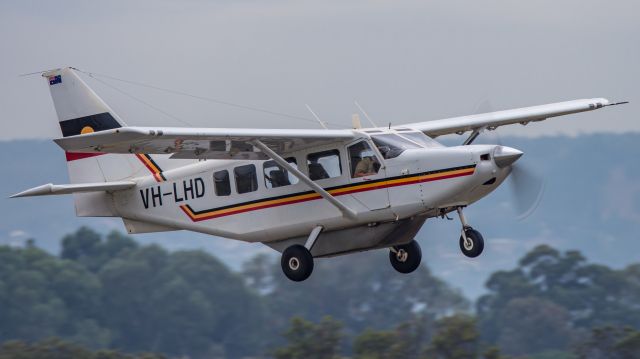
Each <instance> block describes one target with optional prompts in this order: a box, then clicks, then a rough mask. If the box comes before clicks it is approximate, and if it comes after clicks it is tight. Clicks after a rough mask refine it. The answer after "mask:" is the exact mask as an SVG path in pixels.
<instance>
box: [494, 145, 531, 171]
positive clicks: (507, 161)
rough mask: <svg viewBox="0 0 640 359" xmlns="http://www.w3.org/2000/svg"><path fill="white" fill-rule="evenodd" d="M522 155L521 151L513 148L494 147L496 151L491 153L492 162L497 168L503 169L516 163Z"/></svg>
mask: <svg viewBox="0 0 640 359" xmlns="http://www.w3.org/2000/svg"><path fill="white" fill-rule="evenodd" d="M523 154H524V153H523V152H522V151H520V150H516V149H515V148H511V147H506V146H496V149H495V150H494V151H493V160H494V161H495V163H496V165H497V166H498V167H500V168H504V167H507V166H509V165H511V164H512V163H514V162H515V161H517V160H518V158H520V157H522V155H523Z"/></svg>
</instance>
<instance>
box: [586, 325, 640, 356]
mask: <svg viewBox="0 0 640 359" xmlns="http://www.w3.org/2000/svg"><path fill="white" fill-rule="evenodd" d="M575 354H576V356H577V358H578V359H640V331H638V330H636V329H633V328H630V327H624V328H620V327H611V326H606V327H600V328H595V329H593V330H592V331H591V334H590V336H589V337H588V338H587V339H586V340H585V341H584V342H583V343H581V344H580V345H578V347H577V348H576V353H575Z"/></svg>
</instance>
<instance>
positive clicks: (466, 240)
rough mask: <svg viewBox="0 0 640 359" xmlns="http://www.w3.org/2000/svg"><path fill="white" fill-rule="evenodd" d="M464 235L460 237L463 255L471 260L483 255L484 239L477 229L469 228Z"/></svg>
mask: <svg viewBox="0 0 640 359" xmlns="http://www.w3.org/2000/svg"><path fill="white" fill-rule="evenodd" d="M463 233H464V235H461V236H460V250H461V251H462V254H464V255H465V256H467V257H469V258H475V257H477V256H479V255H480V254H482V251H483V250H484V238H482V234H480V232H478V231H476V230H475V229H473V228H471V227H468V228H465V229H464V232H463Z"/></svg>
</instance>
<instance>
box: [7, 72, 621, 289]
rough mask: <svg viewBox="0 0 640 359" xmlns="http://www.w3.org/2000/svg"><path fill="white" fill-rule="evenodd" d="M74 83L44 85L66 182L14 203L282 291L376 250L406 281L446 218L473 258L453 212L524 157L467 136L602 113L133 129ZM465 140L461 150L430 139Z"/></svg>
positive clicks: (586, 106)
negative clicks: (209, 244) (269, 269)
mask: <svg viewBox="0 0 640 359" xmlns="http://www.w3.org/2000/svg"><path fill="white" fill-rule="evenodd" d="M81 73H82V72H81V71H80V70H77V69H74V68H62V69H56V70H51V71H47V72H45V73H43V76H44V77H45V79H47V82H48V85H49V89H50V91H51V96H52V98H53V103H54V106H55V110H56V113H57V115H58V119H59V123H60V128H61V131H62V137H61V138H58V139H55V140H54V141H55V142H56V143H57V144H58V145H59V146H60V147H61V148H62V149H63V150H64V152H65V154H66V160H67V167H68V170H69V178H70V182H71V183H70V184H64V185H54V184H46V185H43V186H39V187H36V188H32V189H29V190H26V191H24V192H21V193H18V194H16V195H14V196H13V197H23V196H39V195H52V194H73V196H74V202H75V208H76V215H78V216H81V217H105V216H106V217H120V218H122V220H123V222H124V225H125V227H126V229H127V231H128V232H129V233H132V234H135V233H149V232H161V231H175V230H189V231H194V232H200V233H206V234H210V235H213V236H218V237H224V238H229V239H234V240H241V241H247V242H260V243H263V244H265V245H267V246H269V247H271V248H273V249H275V250H277V251H279V252H281V253H282V257H281V264H282V270H283V272H284V274H285V275H286V276H287V277H288V278H289V279H291V280H294V281H302V280H305V279H306V278H308V277H309V275H311V273H312V271H313V263H314V258H317V257H330V256H335V255H342V254H348V253H352V252H357V251H364V250H370V249H385V250H388V251H389V259H390V262H391V265H392V266H393V267H394V268H395V269H396V270H397V271H398V272H401V273H410V272H412V271H414V270H415V269H416V268H417V267H418V266H419V264H420V261H421V257H422V255H421V250H420V246H419V245H418V243H417V242H416V241H415V240H414V237H415V235H416V233H417V232H418V231H419V230H420V228H421V227H422V226H423V225H424V224H425V221H426V220H427V219H429V218H438V217H447V216H448V214H449V213H451V212H454V213H456V214H457V215H458V217H459V218H460V222H461V231H460V236H459V238H458V240H459V244H460V249H461V251H462V253H463V254H464V255H466V256H468V257H477V256H478V255H480V254H481V253H482V251H483V249H484V240H483V238H482V235H481V234H480V232H478V231H477V230H475V229H474V228H472V227H471V226H470V225H469V224H468V223H467V220H466V218H465V216H464V213H463V209H464V208H465V207H466V206H469V205H471V204H473V203H475V202H476V201H478V200H479V199H481V198H483V197H484V196H486V195H488V194H489V193H491V192H492V191H493V190H495V189H496V188H497V187H498V186H499V185H500V184H502V183H503V181H504V180H505V179H506V178H507V177H509V176H510V175H511V177H514V176H516V174H517V172H518V171H517V167H516V162H517V161H518V160H519V158H520V157H521V156H522V155H523V153H522V152H521V151H519V150H517V149H514V148H511V147H506V146H501V145H473V144H472V143H473V141H474V140H475V139H476V138H477V137H478V135H480V134H481V133H482V132H483V131H489V130H494V129H496V128H497V127H500V126H504V125H511V124H528V123H530V122H536V121H542V120H545V119H547V118H551V117H556V116H561V115H569V114H573V113H578V112H583V111H591V110H596V109H600V108H603V107H606V106H610V105H613V104H611V103H610V102H609V101H608V100H606V99H603V98H593V99H583V100H573V101H566V102H559V103H553V104H547V105H541V106H534V107H525V108H519V109H513V110H505V111H498V112H491V113H485V114H478V115H471V116H463V117H456V118H449V119H442V120H433V121H425V122H419V123H411V124H407V125H402V126H388V127H372V128H361V127H359V126H355V127H356V128H352V129H343V130H333V129H332V130H329V129H317V130H316V129H233V128H226V129H225V128H190V127H162V126H157V127H135V126H128V125H126V124H125V122H124V121H123V120H122V119H121V118H120V117H119V116H118V115H117V114H116V113H115V112H114V111H113V110H112V109H111V108H110V107H109V106H108V105H107V104H106V103H105V102H104V101H103V100H102V99H101V98H100V97H99V96H98V95H97V94H96V93H95V92H94V91H93V90H92V89H91V88H90V87H89V86H88V85H87V84H86V83H85V81H84V80H83V79H82V78H81V76H80V74H81ZM465 133H469V135H468V137H466V139H465V140H464V141H463V142H462V143H461V145H459V146H451V147H446V146H443V145H442V144H440V143H438V142H437V141H436V140H435V138H436V137H438V136H441V135H446V134H459V135H463V134H465ZM523 173H524V172H523ZM514 183H516V184H517V183H523V182H522V181H515V182H514ZM524 183H526V182H524ZM529 187H530V186H529ZM517 190H518V191H530V190H533V189H532V188H518V189H517ZM535 190H536V191H538V190H540V189H537V188H536V189H535ZM534 197H535V196H534Z"/></svg>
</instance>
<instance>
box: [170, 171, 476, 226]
mask: <svg viewBox="0 0 640 359" xmlns="http://www.w3.org/2000/svg"><path fill="white" fill-rule="evenodd" d="M474 172H475V170H474V171H471V172H462V173H455V174H450V175H442V176H438V177H432V178H427V179H423V180H420V179H416V180H413V181H406V182H400V183H392V184H380V185H379V186H372V187H367V188H357V189H354V190H352V191H346V192H341V193H338V194H335V195H334V196H342V195H346V194H351V193H357V192H365V191H373V190H376V189H383V188H388V187H397V186H405V185H410V184H416V183H424V182H431V181H437V180H442V179H447V178H455V177H463V176H469V175H472V174H473V173H474ZM321 198H322V197H321V196H320V195H316V196H313V197H308V198H301V199H294V200H291V201H286V202H280V203H272V204H266V205H262V206H255V207H250V208H243V209H239V210H236V211H230V212H225V213H220V214H215V213H213V214H211V215H208V216H204V217H200V218H196V217H195V216H192V215H191V214H189V212H188V211H187V210H186V209H185V208H183V206H180V209H182V210H183V211H184V213H186V214H187V216H189V218H191V220H192V221H193V222H200V221H204V220H208V219H214V218H219V217H225V216H230V215H232V214H239V213H244V212H250V211H256V210H259V209H266V208H272V207H279V206H285V205H289V204H295V203H302V202H307V201H313V200H317V199H321Z"/></svg>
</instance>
